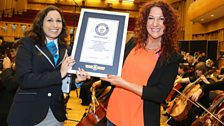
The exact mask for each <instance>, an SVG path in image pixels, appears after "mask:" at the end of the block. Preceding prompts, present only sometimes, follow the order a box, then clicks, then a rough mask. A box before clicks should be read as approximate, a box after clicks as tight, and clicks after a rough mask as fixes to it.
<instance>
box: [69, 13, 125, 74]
mask: <svg viewBox="0 0 224 126" xmlns="http://www.w3.org/2000/svg"><path fill="white" fill-rule="evenodd" d="M128 18H129V14H128V13H121V12H112V11H102V10H92V9H82V10H81V13H80V18H79V23H78V27H77V31H76V36H75V40H74V44H73V48H72V54H71V55H72V57H74V59H75V61H76V63H75V65H73V67H72V69H71V70H70V71H69V73H75V72H76V71H77V70H78V68H82V69H84V70H85V71H86V72H88V73H89V74H90V75H91V76H96V77H105V76H106V75H107V74H112V75H117V76H121V69H122V64H123V56H124V48H125V42H126V34H127V26H128Z"/></svg>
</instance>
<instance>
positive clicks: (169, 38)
mask: <svg viewBox="0 0 224 126" xmlns="http://www.w3.org/2000/svg"><path fill="white" fill-rule="evenodd" d="M152 7H159V8H161V10H162V13H163V16H164V18H165V21H164V25H165V30H164V34H163V35H162V40H161V51H162V53H161V55H160V56H161V58H162V61H167V60H168V59H169V58H170V57H171V54H172V52H176V51H178V41H177V35H178V26H179V22H178V18H177V15H176V13H175V10H174V9H173V7H171V5H169V4H168V3H167V2H165V1H162V0H156V1H155V0H154V1H149V2H147V3H145V4H144V5H143V6H142V8H141V9H140V11H139V17H138V19H137V22H136V27H135V29H134V38H135V40H136V43H137V46H138V48H145V45H146V43H145V42H146V40H147V38H148V31H147V28H146V25H147V20H148V16H149V13H150V11H151V8H152Z"/></svg>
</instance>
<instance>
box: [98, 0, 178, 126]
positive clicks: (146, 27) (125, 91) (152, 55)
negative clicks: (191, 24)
mask: <svg viewBox="0 0 224 126" xmlns="http://www.w3.org/2000/svg"><path fill="white" fill-rule="evenodd" d="M134 33H135V35H134V38H132V39H131V40H130V41H129V42H128V43H127V45H126V49H125V61H124V64H123V69H122V75H121V77H118V76H112V75H108V77H107V78H101V79H102V80H104V81H108V82H110V83H111V84H112V85H114V86H115V88H114V90H113V92H112V94H111V97H110V100H109V103H108V108H107V119H108V122H107V125H108V126H113V125H117V126H159V125H160V104H161V103H162V102H163V101H164V100H165V99H166V97H167V95H168V93H169V92H170V90H171V89H172V87H173V83H174V81H175V78H176V76H177V70H178V64H179V62H180V59H181V56H180V54H179V53H178V50H177V47H178V46H177V45H178V44H177V35H178V21H177V16H176V14H175V12H174V9H173V8H172V7H171V6H170V5H169V4H168V3H166V2H164V1H161V0H160V1H158V0H157V1H150V2H147V3H146V4H144V5H143V6H142V8H141V9H140V13H139V18H138V19H137V25H136V29H135V31H134Z"/></svg>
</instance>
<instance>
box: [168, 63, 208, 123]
mask: <svg viewBox="0 0 224 126" xmlns="http://www.w3.org/2000/svg"><path fill="white" fill-rule="evenodd" d="M205 74H207V69H206V64H205V62H199V63H197V64H196V66H195V75H194V76H189V77H186V78H178V79H176V81H175V83H181V84H191V83H193V82H195V81H196V80H197V81H198V82H197V84H199V85H200V86H202V85H208V84H210V81H209V79H207V78H206V75H205ZM208 101H209V93H204V95H202V96H201V97H199V99H198V102H199V103H200V104H201V105H203V106H204V107H206V108H208V107H209V102H208ZM202 113H203V109H202V108H200V107H199V108H198V107H196V106H194V105H193V106H192V107H191V109H190V110H189V112H188V114H187V118H186V119H184V120H182V121H177V120H175V119H173V118H171V119H170V120H169V121H168V124H170V125H175V126H190V125H191V123H192V122H193V121H194V120H195V118H196V117H197V116H199V115H201V114H202Z"/></svg>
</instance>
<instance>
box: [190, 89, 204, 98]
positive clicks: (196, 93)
mask: <svg viewBox="0 0 224 126" xmlns="http://www.w3.org/2000/svg"><path fill="white" fill-rule="evenodd" d="M201 93H202V89H201V88H199V89H198V90H197V91H196V92H194V93H193V94H191V99H192V100H194V101H197V100H198V98H199V97H200V95H201Z"/></svg>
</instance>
